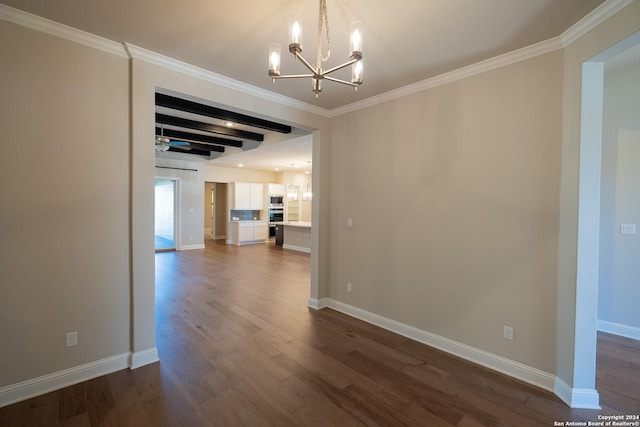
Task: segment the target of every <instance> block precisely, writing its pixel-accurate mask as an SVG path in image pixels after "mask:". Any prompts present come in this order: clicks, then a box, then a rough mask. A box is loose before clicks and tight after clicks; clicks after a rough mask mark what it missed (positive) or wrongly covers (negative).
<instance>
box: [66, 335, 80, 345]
mask: <svg viewBox="0 0 640 427" xmlns="http://www.w3.org/2000/svg"><path fill="white" fill-rule="evenodd" d="M66 340H67V347H73V346H76V345H78V332H76V331H74V332H69V333H67V335H66Z"/></svg>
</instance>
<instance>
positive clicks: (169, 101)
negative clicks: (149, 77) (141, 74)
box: [156, 92, 291, 133]
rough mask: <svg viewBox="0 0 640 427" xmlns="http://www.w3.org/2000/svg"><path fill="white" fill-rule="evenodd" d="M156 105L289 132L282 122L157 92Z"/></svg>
mask: <svg viewBox="0 0 640 427" xmlns="http://www.w3.org/2000/svg"><path fill="white" fill-rule="evenodd" d="M156 105H157V106H159V107H166V108H171V109H173V110H180V111H185V112H188V113H193V114H199V115H201V116H207V117H214V118H216V119H220V120H224V121H226V122H232V123H240V124H243V125H247V126H252V127H257V128H260V129H266V130H270V131H274V132H280V133H291V126H288V125H284V124H282V123H277V122H272V121H270V120H263V119H259V118H257V117H251V116H247V115H246V114H240V113H234V112H233V111H228V110H223V109H221V108H216V107H212V106H210V105H205V104H200V103H198V102H193V101H189V100H186V99H182V98H177V97H175V96H171V95H165V94H162V93H157V92H156Z"/></svg>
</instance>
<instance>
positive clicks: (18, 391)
mask: <svg viewBox="0 0 640 427" xmlns="http://www.w3.org/2000/svg"><path fill="white" fill-rule="evenodd" d="M128 367H129V353H123V354H119V355H117V356H112V357H107V358H106V359H102V360H97V361H95V362H91V363H87V364H84V365H80V366H76V367H74V368H70V369H65V370H63V371H59V372H54V373H53V374H48V375H44V376H42V377H38V378H34V379H31V380H27V381H22V382H19V383H17V384H11V385H8V386H5V387H0V408H1V407H4V406H7V405H11V404H12V403H16V402H20V401H22V400H25V399H30V398H32V397H35V396H40V395H42V394H45V393H49V392H51V391H54V390H59V389H61V388H64V387H67V386H70V385H73V384H78V383H80V382H83V381H88V380H91V379H93V378H96V377H100V376H102V375H106V374H110V373H112V372H116V371H120V370H122V369H126V368H128Z"/></svg>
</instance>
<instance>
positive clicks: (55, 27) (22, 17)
mask: <svg viewBox="0 0 640 427" xmlns="http://www.w3.org/2000/svg"><path fill="white" fill-rule="evenodd" d="M0 18H1V19H4V20H5V21H9V22H13V23H14V24H18V25H22V26H24V27H27V28H31V29H33V30H36V31H41V32H43V33H47V34H51V35H53V36H57V37H62V38H63V39H67V40H70V41H73V42H76V43H80V44H83V45H85V46H89V47H92V48H94V49H99V50H102V51H104V52H107V53H111V54H114V55H118V56H122V57H125V58H127V57H128V55H127V52H126V51H125V49H124V46H123V45H122V44H121V43H117V42H114V41H112V40H109V39H105V38H104V37H100V36H96V35H95V34H91V33H87V32H86V31H82V30H78V29H77V28H73V27H69V26H67V25H64V24H60V23H58V22H55V21H51V20H49V19H46V18H42V17H41V16H37V15H33V14H31V13H28V12H24V11H22V10H19V9H15V8H13V7H10V6H7V5H4V4H0Z"/></svg>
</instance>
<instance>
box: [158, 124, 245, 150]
mask: <svg viewBox="0 0 640 427" xmlns="http://www.w3.org/2000/svg"><path fill="white" fill-rule="evenodd" d="M161 134H162V135H164V136H166V137H167V138H170V139H175V140H176V141H182V140H187V141H195V142H200V143H203V144H216V145H226V146H227V147H238V148H242V141H238V140H236V139H227V138H220V137H217V136H211V135H202V134H200V133H191V132H184V131H181V130H174V129H162V130H161V129H160V128H159V127H156V135H158V136H159V135H161Z"/></svg>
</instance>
